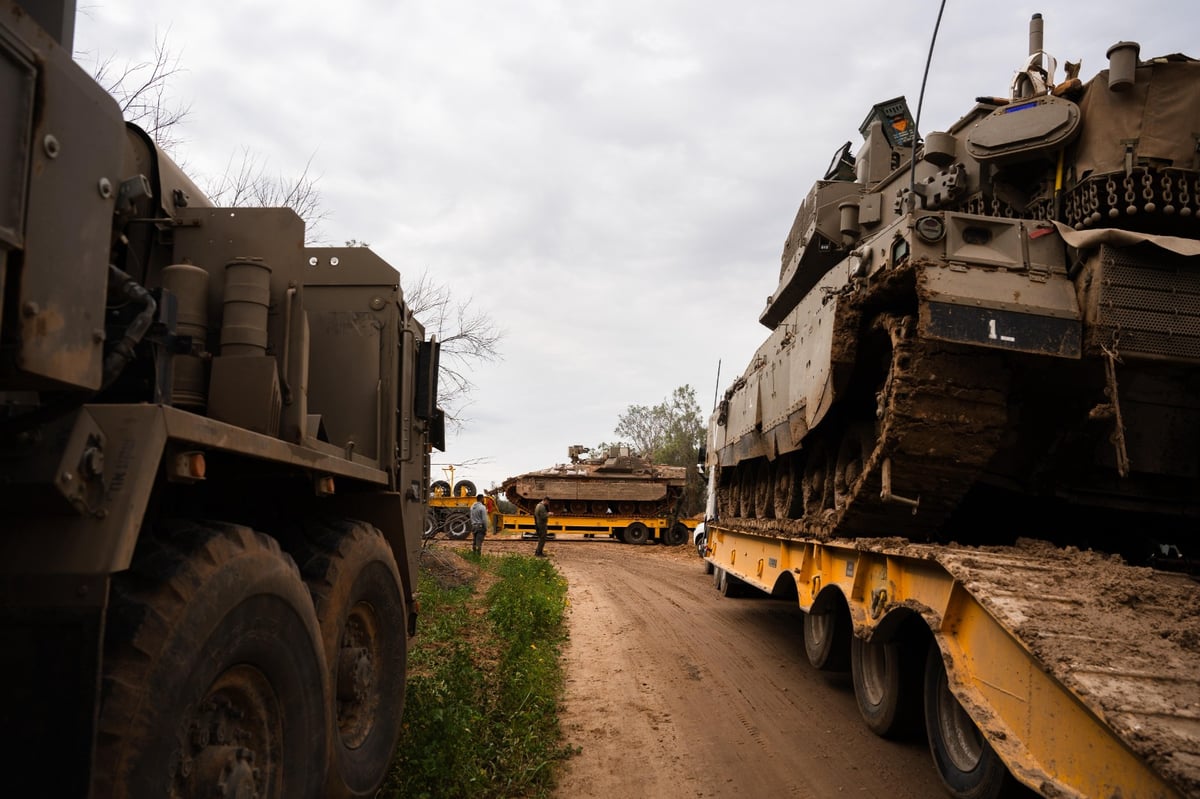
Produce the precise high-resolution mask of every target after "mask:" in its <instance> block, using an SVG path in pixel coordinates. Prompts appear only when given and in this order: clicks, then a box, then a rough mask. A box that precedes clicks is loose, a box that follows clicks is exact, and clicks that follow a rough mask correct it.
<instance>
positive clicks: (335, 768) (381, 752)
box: [301, 520, 408, 797]
mask: <svg viewBox="0 0 1200 799" xmlns="http://www.w3.org/2000/svg"><path fill="white" fill-rule="evenodd" d="M306 538H307V541H308V547H307V548H306V549H307V551H306V554H307V558H306V562H305V564H304V567H303V568H302V569H301V572H302V573H303V575H304V578H305V581H306V582H307V583H308V587H309V590H310V591H311V592H312V596H313V604H314V606H315V607H316V612H317V620H318V622H319V623H320V626H321V637H322V639H323V642H322V643H323V645H324V651H325V663H326V665H327V667H328V669H329V675H330V686H331V688H332V690H333V706H332V715H333V720H334V722H335V725H334V735H333V745H332V746H331V747H330V750H331V753H330V755H331V759H330V764H329V777H328V784H327V786H326V792H325V796H329V797H361V796H374V794H375V790H376V789H377V788H378V787H379V785H380V783H382V782H383V779H384V777H385V776H387V770H388V766H389V765H390V762H391V756H392V751H393V749H395V746H396V741H397V739H398V738H399V736H400V719H401V714H402V713H403V710H404V685H405V682H404V681H405V671H404V670H405V659H406V656H407V649H408V638H407V633H406V632H405V629H406V621H407V615H406V613H405V606H404V593H403V589H402V588H401V584H400V573H399V570H398V569H397V568H396V561H395V558H394V557H393V556H392V550H391V547H389V546H388V544H387V542H386V541H385V540H384V539H383V535H382V534H381V533H380V532H379V530H377V529H376V528H374V527H372V526H370V525H367V524H364V523H361V522H355V521H350V520H340V521H337V522H334V523H331V524H328V525H325V526H324V527H322V528H316V529H315V530H314V531H313V532H310V533H309V534H308V535H307V536H306Z"/></svg>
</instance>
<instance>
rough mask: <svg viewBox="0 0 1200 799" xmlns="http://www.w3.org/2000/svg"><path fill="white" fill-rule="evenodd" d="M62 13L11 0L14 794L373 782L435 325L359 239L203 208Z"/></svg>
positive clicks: (6, 224) (386, 713) (3, 213)
mask: <svg viewBox="0 0 1200 799" xmlns="http://www.w3.org/2000/svg"><path fill="white" fill-rule="evenodd" d="M73 11H74V3H73V2H65V3H63V4H62V6H61V7H55V4H54V3H29V4H28V5H25V4H22V3H14V2H11V0H4V1H3V2H2V3H0V54H3V58H2V59H0V78H2V80H0V85H2V86H3V87H4V88H3V90H2V91H0V103H2V105H0V108H2V110H3V113H0V151H2V152H3V159H4V169H3V171H2V172H0V293H2V295H3V304H2V305H0V509H2V519H3V521H2V522H0V596H2V597H3V598H2V600H0V640H2V641H3V646H0V651H2V653H3V654H0V686H2V688H0V709H2V710H0V718H2V719H3V722H4V727H5V729H6V730H7V735H6V736H5V740H6V744H5V746H4V747H3V754H0V761H2V763H3V773H4V778H3V780H4V787H5V792H6V793H8V794H10V795H14V796H17V795H20V796H74V797H83V796H91V797H143V796H160V797H165V796H175V797H201V796H246V797H248V796H256V797H263V799H266V798H267V797H272V798H273V799H281V797H345V796H373V795H374V794H375V791H376V790H377V788H378V786H379V785H380V783H381V782H382V780H383V778H384V776H385V775H386V773H387V768H388V765H389V763H390V761H391V757H392V753H393V751H394V749H395V746H396V741H397V740H398V736H399V732H400V723H401V713H402V709H403V703H404V686H405V664H406V655H407V637H408V635H410V634H412V633H413V632H414V631H415V626H416V615H417V605H416V602H415V598H414V591H415V587H416V555H417V553H418V552H419V549H420V543H421V528H422V522H423V520H424V515H425V500H426V494H425V486H427V485H428V482H429V447H430V446H436V447H441V438H442V414H441V412H440V411H439V410H438V409H437V407H436V390H437V362H438V347H437V344H436V342H435V341H433V340H426V339H425V333H424V330H423V328H422V326H421V325H420V324H419V323H418V322H417V320H416V319H414V318H413V315H412V312H411V310H410V309H409V307H408V306H407V305H406V304H405V301H404V296H403V294H402V292H401V290H400V285H399V283H400V281H399V275H398V273H397V271H396V270H395V269H394V268H393V267H391V266H390V265H389V264H387V263H386V262H384V261H383V260H382V259H381V258H380V257H379V256H377V255H375V254H374V253H373V252H371V251H370V250H369V249H366V248H312V247H306V246H305V237H304V232H305V231H304V223H303V222H302V220H301V219H300V218H299V217H298V216H297V215H296V214H295V213H294V212H293V211H292V210H290V209H286V208H233V209H231V208H215V207H212V203H211V202H209V200H208V199H207V198H206V197H205V196H204V194H203V193H202V192H201V191H200V190H199V189H197V187H196V186H195V185H194V184H193V183H192V181H191V180H190V179H188V177H187V176H185V175H184V174H183V173H182V171H181V170H180V169H179V168H178V167H177V166H176V165H175V164H174V163H173V162H172V161H171V159H170V158H168V157H167V156H166V155H165V154H164V153H163V152H162V151H161V150H160V149H159V148H158V147H156V146H155V144H154V143H153V141H152V140H151V138H150V137H149V136H148V135H147V134H146V133H145V132H144V131H142V130H140V129H139V128H137V127H136V126H133V125H126V124H125V123H124V122H123V121H122V118H121V113H120V110H119V108H118V106H117V103H116V102H115V101H114V100H113V99H112V98H111V97H109V96H108V94H107V93H106V92H105V91H104V90H103V88H102V87H100V86H99V85H97V84H96V82H95V81H94V80H92V78H91V77H89V76H88V75H87V74H86V73H85V72H83V71H82V70H81V69H80V68H79V67H78V66H77V65H76V64H75V63H73V61H72V58H71V49H72V41H71V39H72V33H73V30H74V19H73ZM44 764H52V766H50V767H47V766H46V765H44Z"/></svg>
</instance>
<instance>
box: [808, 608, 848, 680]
mask: <svg viewBox="0 0 1200 799" xmlns="http://www.w3.org/2000/svg"><path fill="white" fill-rule="evenodd" d="M829 590H832V591H833V593H832V594H830V597H832V598H831V599H829V600H825V602H826V603H827V604H826V605H825V609H824V610H823V611H822V612H819V613H812V612H809V613H805V614H804V653H805V654H806V655H808V662H809V663H811V664H812V665H813V668H816V669H819V670H820V671H845V670H846V669H848V668H849V667H850V639H851V638H852V637H853V632H852V629H851V626H852V625H851V622H850V609H849V608H848V607H847V606H846V600H845V598H844V597H843V596H842V595H841V592H839V591H837V590H836V589H829Z"/></svg>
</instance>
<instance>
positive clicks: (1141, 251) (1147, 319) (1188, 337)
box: [1098, 245, 1200, 361]
mask: <svg viewBox="0 0 1200 799" xmlns="http://www.w3.org/2000/svg"><path fill="white" fill-rule="evenodd" d="M1100 257H1101V272H1100V274H1101V286H1100V314H1099V324H1098V326H1099V328H1100V331H1101V333H1102V336H1101V340H1102V341H1112V340H1113V338H1114V337H1116V339H1117V341H1118V342H1119V344H1118V345H1117V346H1118V349H1119V350H1120V352H1121V353H1122V354H1127V355H1147V356H1157V357H1165V358H1171V359H1183V360H1189V361H1200V258H1188V257H1186V256H1182V255H1176V254H1174V253H1168V252H1165V251H1163V250H1160V249H1157V248H1152V247H1137V248H1123V249H1117V248H1115V247H1109V246H1107V245H1105V246H1104V247H1102V249H1101V253H1100Z"/></svg>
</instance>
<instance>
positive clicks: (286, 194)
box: [204, 148, 329, 245]
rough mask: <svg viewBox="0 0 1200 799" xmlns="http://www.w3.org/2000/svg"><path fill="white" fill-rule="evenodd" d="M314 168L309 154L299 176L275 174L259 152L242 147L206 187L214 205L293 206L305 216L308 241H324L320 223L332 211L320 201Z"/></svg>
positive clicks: (299, 213) (236, 206)
mask: <svg viewBox="0 0 1200 799" xmlns="http://www.w3.org/2000/svg"><path fill="white" fill-rule="evenodd" d="M311 170H312V157H311V156H310V157H309V159H308V163H306V164H305V165H304V169H303V171H301V173H300V174H299V175H298V176H297V177H294V178H288V177H285V176H284V175H282V174H280V175H274V176H272V175H270V174H268V173H267V168H266V164H265V163H264V162H263V161H261V160H259V158H258V156H257V155H255V154H254V153H253V152H251V151H250V150H249V149H247V148H242V154H241V159H240V161H238V162H237V163H236V164H235V159H234V157H232V156H231V157H230V159H229V161H228V163H227V164H226V165H225V171H224V173H223V174H222V175H221V176H220V177H219V178H217V179H216V180H215V181H213V182H211V183H209V184H207V185H206V186H205V187H204V191H205V194H207V195H208V197H209V199H210V200H212V202H213V204H214V205H218V206H221V207H224V208H245V207H258V208H291V209H292V210H293V211H295V212H296V214H297V215H298V216H299V217H300V218H301V219H303V220H304V237H305V239H306V240H307V241H306V243H307V244H310V245H311V244H324V243H325V242H324V241H322V239H321V236H320V225H321V223H322V222H323V221H324V220H325V219H327V218H328V216H329V212H328V211H326V210H325V208H324V207H323V206H322V204H321V193H320V191H319V190H318V189H317V182H318V180H319V178H314V177H312V176H311V174H310V172H311Z"/></svg>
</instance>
